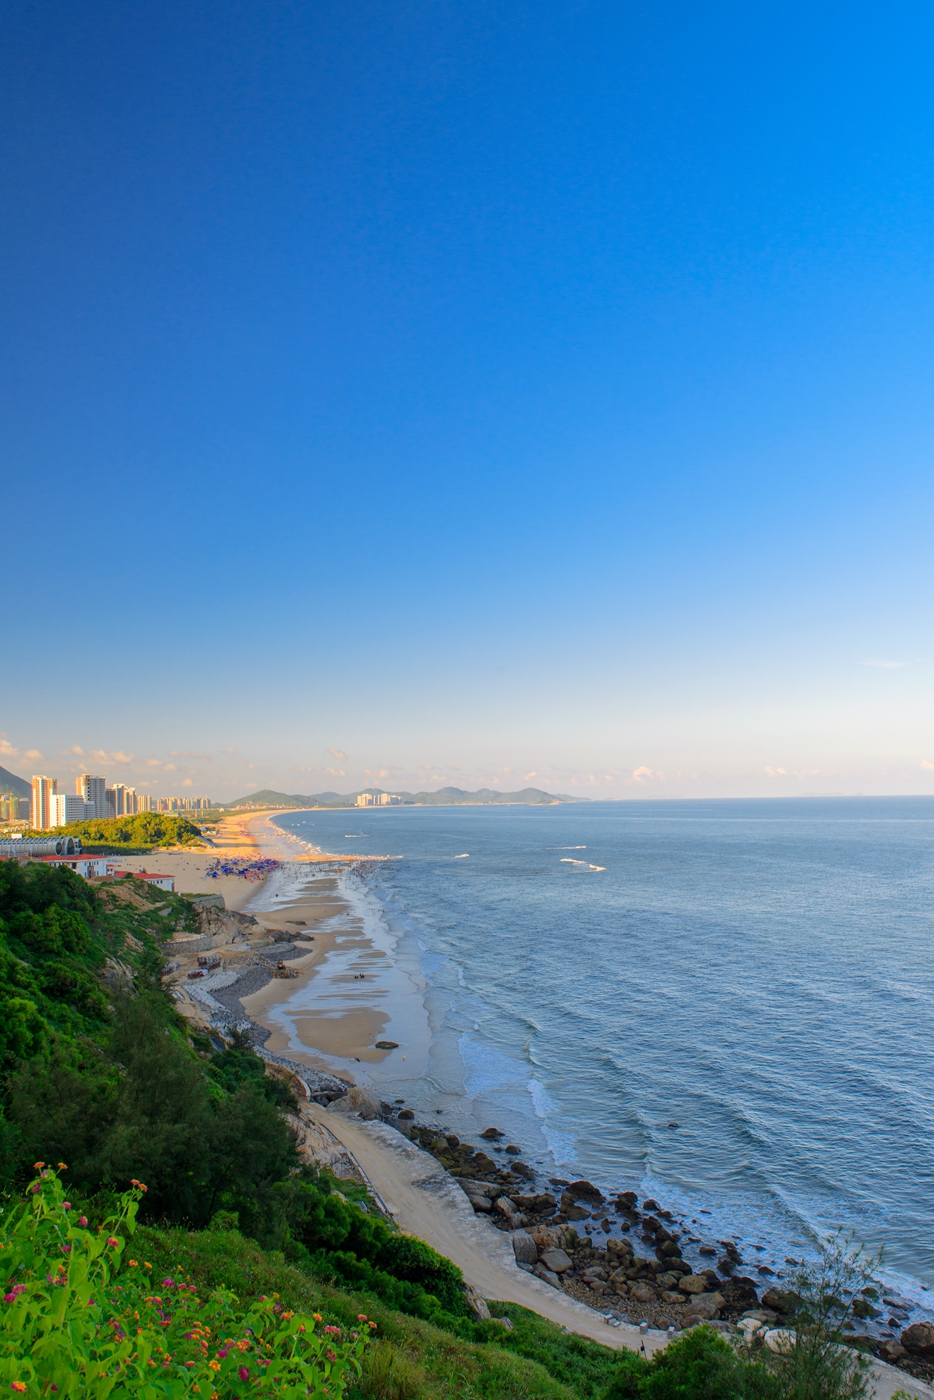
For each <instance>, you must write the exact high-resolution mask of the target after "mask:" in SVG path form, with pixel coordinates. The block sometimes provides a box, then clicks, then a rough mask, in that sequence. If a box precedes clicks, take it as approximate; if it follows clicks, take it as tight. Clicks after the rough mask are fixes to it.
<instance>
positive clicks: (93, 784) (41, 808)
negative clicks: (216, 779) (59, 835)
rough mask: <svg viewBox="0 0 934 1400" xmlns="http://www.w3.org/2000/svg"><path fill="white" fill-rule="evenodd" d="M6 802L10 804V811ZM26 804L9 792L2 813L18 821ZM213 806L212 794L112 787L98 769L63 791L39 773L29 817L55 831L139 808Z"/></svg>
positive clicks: (186, 809) (174, 809)
mask: <svg viewBox="0 0 934 1400" xmlns="http://www.w3.org/2000/svg"><path fill="white" fill-rule="evenodd" d="M3 804H8V805H7V808H6V811H5V810H4V806H3ZM14 804H15V806H16V815H15V816H14V815H13V807H14ZM23 806H25V802H24V801H23V800H21V799H18V798H16V797H15V796H14V795H13V794H12V793H7V794H5V795H4V796H3V797H0V817H3V816H6V819H7V820H8V821H15V820H17V819H18V818H19V817H20V815H21V812H20V809H21V807H23ZM210 806H211V799H210V798H209V797H150V795H149V794H148V793H145V792H137V791H136V788H133V787H127V785H126V783H114V785H113V787H108V786H107V779H106V778H105V777H103V776H101V775H100V774H95V773H82V774H81V775H80V776H79V777H77V778H76V779H75V791H74V793H70V792H59V790H58V779H57V778H47V777H45V776H44V775H42V774H35V775H34V776H33V780H32V800H31V802H30V808H29V820H30V825H31V826H32V827H33V828H34V830H36V831H52V830H54V829H55V828H56V827H59V826H67V825H68V824H69V822H87V821H111V820H113V818H115V817H132V816H135V815H136V814H137V812H199V811H205V810H207V809H208V808H209V807H210Z"/></svg>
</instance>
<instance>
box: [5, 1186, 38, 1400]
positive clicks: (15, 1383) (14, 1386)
mask: <svg viewBox="0 0 934 1400" xmlns="http://www.w3.org/2000/svg"><path fill="white" fill-rule="evenodd" d="M44 1166H45V1162H33V1164H32V1169H33V1171H34V1172H40V1171H41V1170H42V1168H43V1167H44ZM16 1386H17V1382H16V1381H14V1382H13V1389H14V1390H15V1389H16ZM23 1389H24V1390H25V1389H26V1387H25V1386H23Z"/></svg>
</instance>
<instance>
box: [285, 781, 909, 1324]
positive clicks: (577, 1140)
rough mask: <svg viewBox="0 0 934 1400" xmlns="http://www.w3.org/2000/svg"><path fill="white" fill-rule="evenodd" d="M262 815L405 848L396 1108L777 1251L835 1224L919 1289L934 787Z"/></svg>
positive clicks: (353, 843)
mask: <svg viewBox="0 0 934 1400" xmlns="http://www.w3.org/2000/svg"><path fill="white" fill-rule="evenodd" d="M278 820H279V821H280V823H281V824H282V825H283V826H284V827H286V828H287V829H289V830H292V831H294V832H295V833H296V835H299V836H301V837H302V838H303V839H305V840H307V841H310V842H312V843H314V844H315V845H318V846H321V847H322V848H324V849H325V850H330V851H339V852H350V851H353V852H356V853H359V854H360V855H370V854H372V855H377V854H378V855H391V856H398V857H403V858H402V859H399V860H397V861H393V862H391V863H387V864H386V865H384V866H382V867H380V873H379V877H378V880H379V887H380V892H381V895H382V898H383V902H384V903H385V904H386V906H387V909H388V911H389V912H388V915H387V917H388V918H389V919H390V920H391V921H394V923H395V926H396V927H397V928H398V929H399V931H400V937H401V944H400V946H401V947H402V948H403V950H404V948H405V946H406V940H408V946H410V947H412V946H414V947H416V948H417V952H418V956H419V957H420V959H421V965H422V968H423V971H424V974H425V978H426V998H427V1002H428V1007H429V1012H430V1016H431V1024H432V1029H433V1032H434V1041H433V1050H432V1056H431V1061H430V1065H429V1072H428V1077H427V1080H425V1081H423V1082H422V1083H421V1084H419V1085H417V1086H413V1085H412V1084H411V1083H404V1082H403V1081H399V1083H398V1085H397V1088H398V1090H399V1093H400V1094H401V1095H402V1096H403V1097H406V1098H407V1099H408V1100H409V1102H415V1103H420V1104H422V1105H426V1106H427V1105H434V1104H439V1105H442V1106H443V1107H444V1109H445V1115H446V1116H445V1120H444V1121H445V1122H446V1123H447V1122H449V1123H454V1122H457V1121H461V1122H462V1123H466V1125H467V1126H473V1125H476V1124H479V1123H480V1120H483V1123H482V1126H486V1124H487V1123H493V1124H497V1125H498V1126H501V1127H503V1128H506V1129H508V1131H509V1135H510V1136H511V1137H512V1138H513V1140H514V1141H516V1142H518V1143H520V1145H521V1146H522V1147H523V1152H524V1153H525V1154H526V1155H527V1158H528V1159H529V1160H532V1161H537V1162H540V1163H542V1164H543V1166H544V1169H545V1170H546V1171H548V1172H552V1171H557V1172H558V1173H559V1174H560V1175H564V1176H568V1175H587V1176H589V1177H591V1178H592V1179H594V1180H596V1181H598V1182H600V1183H602V1184H603V1185H604V1186H605V1187H616V1188H627V1187H632V1188H635V1189H640V1190H643V1191H645V1192H647V1193H649V1194H652V1195H655V1196H657V1197H658V1198H659V1199H660V1200H662V1202H663V1204H665V1205H668V1206H669V1207H670V1208H672V1209H675V1210H681V1211H685V1212H687V1213H688V1215H689V1217H690V1218H695V1219H697V1220H698V1221H699V1222H700V1225H701V1226H702V1227H703V1228H704V1229H705V1230H706V1231H707V1232H708V1233H712V1234H713V1236H714V1237H715V1238H716V1237H718V1232H719V1234H725V1232H727V1231H728V1232H729V1233H731V1234H735V1233H739V1234H740V1235H741V1236H742V1237H743V1238H744V1239H745V1240H746V1241H747V1242H753V1243H759V1244H760V1245H762V1246H763V1248H762V1250H761V1251H760V1253H759V1255H758V1256H756V1255H754V1256H753V1257H754V1258H760V1259H763V1260H767V1261H768V1262H770V1263H772V1264H773V1265H774V1266H775V1267H781V1261H782V1258H783V1256H784V1254H785V1253H787V1252H788V1251H789V1250H791V1252H792V1253H793V1254H794V1253H796V1252H800V1251H801V1250H802V1249H803V1248H806V1246H807V1241H808V1240H809V1239H813V1238H814V1235H815V1233H824V1232H826V1230H827V1229H829V1228H832V1227H834V1226H836V1225H839V1224H843V1225H844V1226H846V1227H851V1228H853V1229H854V1230H855V1231H856V1233H857V1234H858V1236H859V1237H860V1238H861V1239H864V1240H866V1241H867V1242H868V1243H870V1244H871V1245H873V1246H881V1245H884V1246H885V1256H886V1264H887V1272H889V1273H890V1274H891V1275H892V1277H893V1278H894V1280H895V1281H896V1282H897V1283H898V1284H899V1285H900V1286H901V1287H902V1288H903V1290H907V1289H911V1291H913V1292H914V1293H915V1295H916V1296H920V1295H919V1294H918V1293H917V1289H916V1288H911V1283H910V1280H914V1281H915V1282H916V1283H918V1282H920V1283H921V1284H923V1285H925V1286H934V1189H932V1188H934V1147H932V1131H934V996H932V982H934V957H932V934H934V902H932V892H934V891H932V886H934V844H932V842H934V799H928V798H904V799H902V798H887V799H873V798H866V799H863V798H840V799H805V800H800V801H798V800H782V801H716V802H713V801H711V802H665V803H658V802H645V803H637V802H627V803H592V804H586V805H584V804H581V805H580V806H567V807H548V808H526V807H516V808H489V807H485V808H409V809H407V808H401V809H399V808H395V809H387V810H383V811H379V810H376V811H373V810H366V809H364V810H361V811H355V812H353V813H352V814H350V815H348V813H347V812H313V813H300V814H296V815H294V816H286V817H282V818H279V819H278ZM463 855H467V857H468V858H466V859H456V857H458V856H463ZM572 861H576V862H581V863H580V864H571V863H570V862H572ZM592 867H601V868H599V869H593V868H592ZM458 1114H460V1119H459V1120H458V1116H457V1115H458ZM675 1124H676V1125H677V1126H673V1125H675ZM702 1211H703V1212H705V1214H703V1215H701V1214H700V1212H702ZM706 1212H709V1214H706ZM926 1301H927V1302H928V1303H931V1302H932V1301H934V1299H931V1298H930V1297H928V1298H927V1299H926Z"/></svg>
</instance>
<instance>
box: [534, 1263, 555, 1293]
mask: <svg viewBox="0 0 934 1400" xmlns="http://www.w3.org/2000/svg"><path fill="white" fill-rule="evenodd" d="M532 1273H533V1274H534V1275H535V1277H536V1278H540V1279H541V1280H542V1282H543V1283H550V1284H551V1286H552V1288H560V1287H561V1279H560V1277H559V1276H558V1275H557V1274H553V1273H552V1272H551V1270H550V1269H546V1268H545V1266H544V1264H536V1265H535V1268H534V1269H533V1270H532Z"/></svg>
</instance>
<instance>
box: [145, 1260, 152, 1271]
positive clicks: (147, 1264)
mask: <svg viewBox="0 0 934 1400" xmlns="http://www.w3.org/2000/svg"><path fill="white" fill-rule="evenodd" d="M143 1268H144V1269H151V1268H152V1265H151V1264H150V1263H148V1262H147V1261H146V1260H144V1261H143Z"/></svg>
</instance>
